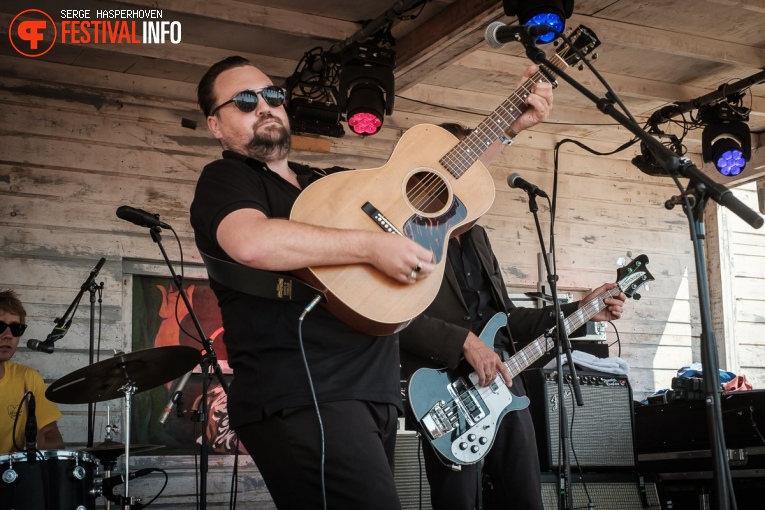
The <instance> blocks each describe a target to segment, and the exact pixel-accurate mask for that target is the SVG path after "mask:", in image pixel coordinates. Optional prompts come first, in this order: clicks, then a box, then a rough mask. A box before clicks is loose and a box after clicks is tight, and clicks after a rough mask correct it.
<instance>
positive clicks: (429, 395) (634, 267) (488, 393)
mask: <svg viewBox="0 0 765 510" xmlns="http://www.w3.org/2000/svg"><path fill="white" fill-rule="evenodd" d="M646 264H648V257H646V256H645V255H640V256H638V257H637V258H635V259H633V260H632V262H630V264H629V265H628V266H625V267H622V268H619V269H618V270H617V277H618V281H617V284H618V286H617V287H615V288H613V289H611V290H608V291H605V292H603V293H602V294H600V295H598V296H597V297H596V298H595V299H593V300H591V301H589V302H588V303H585V304H584V305H582V306H580V308H579V309H578V310H577V311H575V312H574V313H572V314H571V315H569V316H568V317H566V319H565V321H564V325H565V327H566V332H567V333H570V332H571V331H575V330H577V329H578V328H580V327H581V326H582V325H583V324H584V323H585V322H587V321H588V320H590V319H591V318H592V317H593V316H595V315H596V314H597V313H598V312H600V311H601V310H603V309H604V308H605V307H606V306H605V304H604V303H603V301H604V300H605V299H606V298H608V297H612V296H615V295H617V294H618V293H619V292H624V294H626V295H627V297H634V296H635V293H636V291H637V290H638V289H639V288H640V286H642V285H643V284H645V283H648V282H649V281H653V279H654V278H653V276H651V273H649V272H648V268H647V267H646ZM637 297H638V298H639V295H638V296H637ZM506 324H507V315H505V314H504V313H498V314H496V315H495V316H494V317H492V318H491V320H490V321H489V323H488V324H486V326H485V327H484V329H483V331H482V332H481V334H480V338H481V340H482V341H483V342H484V343H485V344H486V345H488V346H489V347H491V348H494V336H495V335H496V333H497V331H499V329H500V328H502V327H504V326H505V325H506ZM551 331H552V330H551ZM552 338H553V337H552V336H551V334H550V332H547V333H545V334H544V335H542V336H540V337H539V338H537V339H536V340H534V341H533V342H531V343H530V344H528V345H527V346H526V347H524V348H523V349H521V350H520V351H518V352H517V353H516V354H515V355H513V356H512V357H511V358H510V359H508V360H507V361H505V363H504V364H505V366H506V367H507V369H508V370H509V371H510V375H511V377H515V376H516V375H518V374H520V373H521V372H522V371H523V370H525V369H526V368H528V367H529V366H530V365H531V364H532V363H534V362H535V361H536V360H538V359H539V358H541V357H542V356H543V355H544V354H545V353H547V352H548V351H550V350H551V349H552V348H553V340H552ZM408 395H409V405H410V406H411V408H412V411H413V413H414V416H415V418H416V420H417V422H418V423H419V425H420V428H421V429H422V431H423V436H424V437H425V438H426V439H427V440H428V441H430V442H431V444H432V445H433V447H434V448H435V449H436V451H437V452H438V453H439V454H440V455H441V456H442V457H443V458H444V459H445V460H446V461H448V462H451V463H454V464H474V463H476V462H478V461H480V460H481V459H482V458H483V457H484V456H485V455H486V453H488V451H489V449H490V448H491V445H492V444H493V443H494V438H495V436H496V433H497V428H498V427H499V424H500V421H501V420H502V418H503V417H504V416H505V415H506V414H507V413H509V412H511V411H517V410H519V409H523V408H525V407H527V406H528V405H529V399H528V397H518V396H516V395H514V394H513V393H512V392H511V391H510V389H509V388H508V387H507V386H506V385H505V383H504V381H503V380H502V377H501V376H499V375H497V378H496V379H495V380H494V381H493V382H492V383H491V384H490V385H489V386H478V376H477V374H476V373H475V372H472V368H471V367H470V365H469V364H468V363H467V362H465V361H463V362H462V363H461V364H460V366H458V367H457V369H456V370H448V369H440V370H436V369H430V368H421V369H419V370H417V371H416V372H415V373H414V374H412V377H411V378H410V379H409V391H408Z"/></svg>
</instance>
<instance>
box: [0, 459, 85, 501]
mask: <svg viewBox="0 0 765 510" xmlns="http://www.w3.org/2000/svg"><path fill="white" fill-rule="evenodd" d="M97 471H98V461H97V460H96V459H95V458H94V457H93V456H92V455H90V454H89V453H86V452H69V451H65V450H40V451H38V452H37V453H36V456H35V459H34V460H32V461H30V460H28V459H27V453H26V452H15V453H9V454H5V455H0V508H3V509H4V508H12V509H14V510H38V509H42V508H44V509H46V510H86V509H87V510H90V509H93V508H95V506H96V499H95V496H94V495H93V494H91V489H92V488H93V479H94V476H95V475H96V474H97Z"/></svg>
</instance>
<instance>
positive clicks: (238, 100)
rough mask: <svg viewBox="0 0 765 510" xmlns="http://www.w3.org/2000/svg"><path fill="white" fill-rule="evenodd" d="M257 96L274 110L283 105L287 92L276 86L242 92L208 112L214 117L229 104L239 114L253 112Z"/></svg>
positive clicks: (256, 105) (256, 103)
mask: <svg viewBox="0 0 765 510" xmlns="http://www.w3.org/2000/svg"><path fill="white" fill-rule="evenodd" d="M258 94H260V95H261V96H262V97H263V100H264V101H265V102H266V103H267V104H268V105H269V106H273V107H274V108H276V107H277V106H281V105H283V104H284V101H285V99H286V97H287V91H286V90H285V89H284V88H282V87H277V86H276V85H269V86H268V87H263V88H262V89H256V90H243V91H241V92H239V93H238V94H237V95H235V96H234V97H232V98H231V99H229V100H228V101H226V102H225V103H221V104H219V105H218V106H216V107H215V108H213V109H212V111H211V112H210V115H215V114H216V113H217V112H218V110H220V109H221V108H223V107H224V106H226V105H227V104H229V103H234V104H235V105H236V107H237V108H239V111H241V112H244V113H249V112H254V111H255V108H257V107H258Z"/></svg>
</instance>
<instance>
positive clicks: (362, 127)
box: [338, 43, 396, 136]
mask: <svg viewBox="0 0 765 510" xmlns="http://www.w3.org/2000/svg"><path fill="white" fill-rule="evenodd" d="M395 60H396V54H395V52H394V51H393V50H392V49H389V48H383V47H381V46H378V45H377V44H376V43H367V44H360V43H356V44H353V45H351V46H349V47H348V48H346V49H345V50H344V52H343V55H342V57H341V62H342V63H341V65H340V96H339V98H338V104H339V106H340V108H341V110H343V111H345V113H346V117H347V119H348V127H349V128H351V131H353V132H354V133H356V134H357V135H361V136H368V135H373V134H375V133H377V132H378V131H380V129H381V128H382V125H383V122H384V118H385V115H386V114H387V115H391V114H392V113H393V99H394V93H395V87H394V78H393V66H394V63H395Z"/></svg>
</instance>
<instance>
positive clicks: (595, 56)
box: [590, 53, 598, 60]
mask: <svg viewBox="0 0 765 510" xmlns="http://www.w3.org/2000/svg"><path fill="white" fill-rule="evenodd" d="M590 60H598V54H597V53H593V54H592V56H591V57H590Z"/></svg>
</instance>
